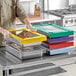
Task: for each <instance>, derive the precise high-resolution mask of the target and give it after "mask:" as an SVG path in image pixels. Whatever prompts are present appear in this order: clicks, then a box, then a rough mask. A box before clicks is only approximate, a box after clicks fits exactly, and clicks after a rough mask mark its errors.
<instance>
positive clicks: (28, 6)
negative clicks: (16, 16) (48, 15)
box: [20, 0, 76, 14]
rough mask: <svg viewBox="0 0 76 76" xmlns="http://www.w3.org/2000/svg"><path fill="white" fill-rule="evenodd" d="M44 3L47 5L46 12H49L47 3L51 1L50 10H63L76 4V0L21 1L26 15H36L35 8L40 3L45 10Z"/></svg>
mask: <svg viewBox="0 0 76 76" xmlns="http://www.w3.org/2000/svg"><path fill="white" fill-rule="evenodd" d="M43 1H44V4H45V6H44V9H45V10H47V1H49V4H48V5H49V10H55V9H63V8H67V7H68V6H69V5H71V4H76V0H20V3H21V4H22V6H23V8H24V9H25V11H26V13H31V14H34V6H35V4H36V3H38V2H40V5H41V8H42V10H43Z"/></svg>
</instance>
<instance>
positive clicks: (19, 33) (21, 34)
mask: <svg viewBox="0 0 76 76" xmlns="http://www.w3.org/2000/svg"><path fill="white" fill-rule="evenodd" d="M14 34H15V35H17V36H19V37H21V38H30V37H33V36H36V35H34V34H32V33H30V32H28V31H16V33H14Z"/></svg>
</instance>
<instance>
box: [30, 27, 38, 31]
mask: <svg viewBox="0 0 76 76" xmlns="http://www.w3.org/2000/svg"><path fill="white" fill-rule="evenodd" d="M29 30H30V31H33V32H37V30H36V29H34V28H32V27H31V26H30V27H29Z"/></svg>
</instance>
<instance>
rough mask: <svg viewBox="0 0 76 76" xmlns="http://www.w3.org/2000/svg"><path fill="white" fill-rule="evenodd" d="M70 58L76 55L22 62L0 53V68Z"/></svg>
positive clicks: (45, 57)
mask: <svg viewBox="0 0 76 76" xmlns="http://www.w3.org/2000/svg"><path fill="white" fill-rule="evenodd" d="M71 57H76V53H73V54H71V55H68V54H61V55H54V56H44V57H42V58H34V59H26V60H23V61H22V60H20V59H18V58H16V57H15V56H13V55H11V54H9V53H7V52H2V53H0V65H1V66H0V68H1V69H3V70H6V69H15V68H22V67H28V66H32V65H37V64H43V63H50V62H52V61H57V60H61V59H65V58H71Z"/></svg>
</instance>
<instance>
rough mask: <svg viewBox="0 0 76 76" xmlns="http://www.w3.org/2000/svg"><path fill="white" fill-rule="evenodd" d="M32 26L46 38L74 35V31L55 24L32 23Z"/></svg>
mask: <svg viewBox="0 0 76 76" xmlns="http://www.w3.org/2000/svg"><path fill="white" fill-rule="evenodd" d="M32 27H33V28H35V29H37V30H38V32H39V33H41V34H44V35H46V36H47V37H48V38H57V37H64V36H70V35H74V31H72V30H70V29H67V28H65V27H61V26H58V25H55V24H42V25H33V26H32Z"/></svg>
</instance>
